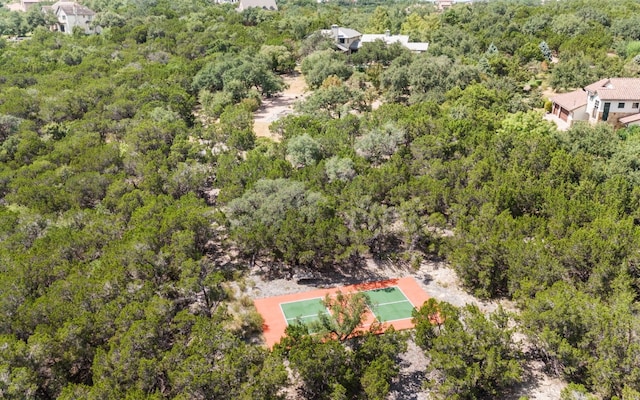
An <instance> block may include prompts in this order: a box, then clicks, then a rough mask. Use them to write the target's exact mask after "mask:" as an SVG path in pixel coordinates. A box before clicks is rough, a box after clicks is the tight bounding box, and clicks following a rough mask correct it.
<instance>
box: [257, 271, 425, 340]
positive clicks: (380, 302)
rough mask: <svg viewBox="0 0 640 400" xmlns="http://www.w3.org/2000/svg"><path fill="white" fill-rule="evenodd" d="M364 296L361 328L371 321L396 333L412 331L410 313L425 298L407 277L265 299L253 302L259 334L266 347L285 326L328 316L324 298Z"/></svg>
mask: <svg viewBox="0 0 640 400" xmlns="http://www.w3.org/2000/svg"><path fill="white" fill-rule="evenodd" d="M337 291H340V292H342V293H344V294H353V293H357V292H362V293H364V294H365V295H366V296H367V297H368V299H369V312H367V313H366V315H365V320H364V323H363V325H362V329H363V330H366V329H367V328H368V327H370V326H371V325H372V324H373V323H374V322H375V321H377V322H380V323H382V324H383V326H384V327H383V330H384V329H386V328H388V327H389V326H393V327H394V328H395V329H396V330H400V329H410V328H413V323H412V322H411V314H412V312H413V309H414V307H420V306H422V304H423V303H424V302H425V301H427V300H428V299H429V297H428V296H427V294H426V293H425V292H424V290H422V288H421V287H420V285H418V283H417V282H416V281H415V279H413V278H411V277H407V278H400V279H390V280H387V281H381V282H369V283H364V284H358V285H350V286H343V287H336V288H331V289H316V290H312V291H309V292H305V293H294V294H290V295H284V296H277V297H269V298H264V299H257V300H255V305H256V309H257V310H258V312H259V313H260V314H261V315H262V317H263V318H264V321H265V323H264V325H263V334H264V337H265V341H266V343H267V345H268V346H269V347H272V346H273V345H274V344H276V343H277V342H279V341H280V339H281V338H282V337H283V336H284V334H285V333H284V332H285V329H286V327H287V326H288V325H291V324H294V323H296V322H302V323H304V324H308V323H311V322H313V321H317V320H318V319H319V314H329V312H330V311H329V310H328V309H327V307H326V306H325V304H324V299H325V296H327V295H329V296H334V295H335V294H336V292H337Z"/></svg>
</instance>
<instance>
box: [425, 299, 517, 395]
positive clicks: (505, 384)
mask: <svg viewBox="0 0 640 400" xmlns="http://www.w3.org/2000/svg"><path fill="white" fill-rule="evenodd" d="M414 320H415V322H416V326H417V328H416V341H417V342H418V343H419V344H420V345H421V346H423V347H424V348H425V350H426V353H427V355H428V356H429V357H430V359H431V361H430V363H429V367H428V368H429V370H430V371H432V373H434V374H435V375H432V376H438V378H434V379H433V380H429V381H427V385H428V386H429V387H430V388H431V389H432V391H433V393H434V394H435V395H436V396H437V397H438V398H443V399H444V398H446V399H474V398H481V397H485V396H491V397H496V396H499V395H500V393H501V392H502V391H504V390H505V389H508V388H509V387H510V386H512V385H514V384H516V383H518V382H520V381H521V379H522V366H521V362H520V361H519V360H518V354H517V351H516V350H515V346H514V343H513V340H512V332H511V330H510V329H508V320H509V316H508V315H507V314H506V313H505V312H504V311H503V310H502V309H498V310H497V311H496V312H495V313H493V314H491V315H490V316H489V317H488V318H487V317H485V316H484V315H483V314H482V312H481V311H480V310H479V309H478V308H477V307H476V306H471V305H468V306H466V307H464V308H462V309H459V310H458V309H455V308H454V307H453V306H451V305H450V304H447V303H436V302H435V301H431V302H429V303H427V304H426V305H424V306H423V307H422V308H421V309H420V310H418V311H417V312H416V313H415V314H414Z"/></svg>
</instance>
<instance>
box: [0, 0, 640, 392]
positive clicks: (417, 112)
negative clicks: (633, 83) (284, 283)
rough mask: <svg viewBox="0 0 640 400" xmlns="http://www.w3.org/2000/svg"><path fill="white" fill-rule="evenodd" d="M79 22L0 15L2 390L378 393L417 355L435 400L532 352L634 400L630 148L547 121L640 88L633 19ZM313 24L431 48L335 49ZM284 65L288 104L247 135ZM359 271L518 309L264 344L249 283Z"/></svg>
mask: <svg viewBox="0 0 640 400" xmlns="http://www.w3.org/2000/svg"><path fill="white" fill-rule="evenodd" d="M2 1H5V2H6V0H0V5H1V4H2ZM83 4H84V5H87V6H88V7H90V8H91V9H93V10H95V11H96V13H97V14H96V18H95V23H96V24H98V25H100V26H101V27H102V32H101V34H99V35H84V34H82V33H80V32H74V33H73V34H64V33H60V32H51V31H50V30H49V29H48V24H50V22H51V21H49V20H48V19H47V18H46V16H45V15H43V14H42V13H40V12H39V10H38V9H37V7H36V8H32V9H31V10H29V11H28V12H26V13H19V12H15V11H9V10H8V9H5V8H0V315H1V316H2V318H1V319H0V398H7V399H149V400H152V399H153V400H156V399H158V400H159V399H234V400H236V399H293V398H304V399H313V400H315V399H331V400H337V399H385V398H387V395H388V394H389V392H390V385H391V384H392V383H393V382H394V379H397V375H398V370H399V355H400V354H401V353H403V352H404V351H406V349H407V346H408V343H410V342H414V343H415V344H417V345H418V346H419V347H420V349H421V351H423V352H424V354H425V356H426V357H427V358H428V360H429V363H428V365H427V367H426V369H425V371H424V373H423V376H424V382H423V383H422V384H423V387H424V389H425V390H426V391H427V392H428V393H429V396H430V398H434V399H490V398H509V397H507V396H508V394H509V393H512V391H513V390H514V388H516V387H517V386H518V385H519V384H521V383H522V382H523V381H524V380H525V379H526V373H527V371H526V368H525V363H526V361H527V360H529V359H531V358H534V359H535V360H537V361H540V362H542V363H543V365H544V368H545V371H546V373H548V374H550V375H551V376H554V377H558V378H560V379H562V380H563V381H564V382H566V383H567V385H566V387H565V389H563V390H562V392H561V393H557V395H558V398H562V399H577V398H581V399H619V400H629V399H639V398H640V368H639V366H640V314H639V312H640V302H639V300H640V159H639V158H638V157H639V154H640V129H638V128H637V127H635V128H626V129H617V130H614V129H613V128H612V127H611V126H610V125H608V124H606V123H602V124H598V125H589V124H586V123H577V124H574V125H573V126H572V127H571V128H570V129H569V130H567V131H560V130H558V129H557V128H556V126H555V125H554V124H553V123H550V122H548V121H545V120H544V119H543V115H544V113H545V109H546V110H547V111H548V110H549V107H550V103H549V101H548V98H549V97H548V96H549V95H548V93H550V92H558V93H561V92H564V91H568V90H572V89H575V88H580V87H583V86H584V85H586V84H589V83H592V82H595V81H597V80H599V79H601V78H605V77H640V2H638V1H637V0H599V1H596V0H563V1H547V2H544V4H540V2H539V1H533V0H530V1H528V0H510V1H507V0H495V1H494V0H489V1H481V2H473V4H456V5H454V6H453V7H452V8H450V9H448V10H446V11H444V12H437V11H436V9H435V7H434V6H433V5H432V4H431V3H427V2H416V1H405V0H397V1H388V2H381V1H379V0H360V1H358V2H351V1H345V0H337V1H329V2H325V3H317V2H316V1H313V0H282V1H278V7H279V10H278V11H264V10H261V9H257V8H250V9H247V10H244V11H242V12H238V11H236V9H235V7H236V5H234V4H214V3H212V2H210V1H205V0H193V1H184V0H174V1H168V0H86V1H84V2H83ZM332 24H338V25H340V26H344V27H349V28H352V29H356V30H358V31H360V32H362V33H382V32H384V31H385V30H387V29H388V30H390V31H391V32H393V33H395V34H400V33H401V34H405V35H409V37H410V39H411V40H412V41H424V42H429V49H428V51H427V52H425V53H421V54H417V53H411V52H409V51H408V50H406V49H405V48H403V47H402V46H400V45H390V46H387V45H385V44H384V43H382V42H374V43H367V44H365V45H363V47H362V48H361V49H360V50H359V51H358V52H356V53H353V54H349V55H347V54H344V53H342V52H340V51H337V49H336V48H335V47H334V46H333V43H332V42H331V40H329V39H327V38H326V37H323V36H322V35H319V34H318V31H319V30H320V29H327V28H329V27H330V26H331V25H332ZM16 37H20V38H22V37H24V40H15V38H16ZM294 71H297V73H300V74H302V76H303V77H304V79H305V82H306V84H307V87H308V89H309V95H308V96H306V97H305V98H304V100H301V101H300V102H298V104H297V105H296V112H295V113H292V114H290V115H287V116H285V117H283V118H281V119H279V120H278V121H275V122H273V124H272V125H271V130H272V131H273V132H276V133H277V134H278V135H279V137H280V139H281V140H279V141H274V140H270V139H266V138H262V137H257V136H256V134H255V132H254V131H253V113H254V112H255V111H256V110H257V109H258V107H259V106H260V104H261V102H262V101H264V100H265V99H267V98H271V97H272V96H277V95H278V93H279V92H281V91H282V90H283V89H284V88H285V82H284V80H283V76H285V75H286V74H291V73H294ZM365 258H373V259H385V260H392V262H393V263H395V264H397V265H400V266H403V267H404V268H408V269H411V268H416V267H417V266H419V265H420V264H421V263H422V262H423V261H424V260H429V259H441V260H445V261H446V262H447V263H448V264H449V265H451V267H452V268H453V269H454V270H455V272H456V274H457V276H458V279H459V280H460V281H461V282H462V284H463V285H464V287H465V288H466V290H468V292H469V293H471V294H473V295H474V296H476V297H477V298H479V299H483V300H487V301H488V300H491V301H500V300H508V301H510V302H511V303H512V304H515V306H516V308H517V310H515V311H506V310H504V309H502V308H499V309H498V310H497V311H496V312H493V313H489V314H487V313H484V312H482V311H481V310H480V309H479V308H478V307H476V306H474V305H468V306H466V307H456V306H453V305H451V304H448V303H446V302H443V301H437V300H433V299H432V300H430V301H429V302H427V303H425V304H424V305H423V306H422V307H421V308H420V309H418V310H416V311H415V313H414V321H415V329H414V330H412V331H403V332H400V331H398V332H396V331H393V330H390V331H388V332H387V333H385V334H384V335H375V334H371V333H366V334H362V335H355V337H354V336H350V335H349V334H348V333H350V332H352V328H353V325H354V324H355V325H357V323H358V322H359V319H358V317H359V315H357V313H358V309H360V308H358V307H351V308H349V307H346V308H347V310H346V311H345V312H346V313H347V314H348V313H349V312H355V313H356V315H348V316H349V317H353V318H344V319H341V320H337V321H327V324H338V325H340V326H339V327H338V328H339V329H342V330H344V331H345V332H346V334H345V335H343V336H342V337H340V339H342V340H327V336H326V335H323V334H322V332H321V333H320V334H318V332H317V331H314V332H311V331H310V329H309V328H308V327H306V326H304V325H299V326H298V325H292V326H291V327H290V329H288V335H287V337H286V338H284V339H283V340H282V342H281V343H280V344H279V345H277V346H276V347H275V348H274V349H268V348H267V347H265V346H264V345H263V344H262V343H261V340H260V333H261V329H262V324H263V321H262V319H261V317H260V315H259V314H257V312H256V311H255V309H254V308H253V303H252V299H251V297H250V296H248V295H247V294H246V291H245V289H246V286H247V285H248V283H247V279H246V277H247V274H248V271H249V270H250V269H251V268H252V267H253V266H254V265H255V264H256V263H258V262H259V263H261V265H267V266H269V267H268V268H269V269H270V270H269V271H267V274H268V275H271V276H290V274H291V271H293V270H296V271H307V272H309V273H313V274H319V275H322V274H328V273H331V272H332V271H336V270H345V269H347V270H348V269H350V268H351V269H353V268H359V267H360V266H361V265H362V262H363V260H364V259H365ZM344 300H345V302H347V303H352V304H351V305H356V306H357V305H358V302H359V301H361V300H360V299H358V298H357V297H354V298H346V299H344ZM347 306H349V304H347ZM350 310H352V311H350ZM349 324H352V325H349ZM332 329H334V331H335V329H337V328H336V327H335V326H334V327H333V328H332ZM516 338H524V342H525V343H527V349H526V351H525V349H524V348H523V346H522V343H523V341H522V339H518V340H516ZM525 398H526V397H521V399H523V400H524V399H525Z"/></svg>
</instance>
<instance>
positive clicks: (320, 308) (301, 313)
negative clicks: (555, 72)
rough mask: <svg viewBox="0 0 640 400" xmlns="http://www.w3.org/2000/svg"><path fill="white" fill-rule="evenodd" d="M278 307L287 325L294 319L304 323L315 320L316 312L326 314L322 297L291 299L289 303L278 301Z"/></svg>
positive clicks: (316, 317)
mask: <svg viewBox="0 0 640 400" xmlns="http://www.w3.org/2000/svg"><path fill="white" fill-rule="evenodd" d="M280 308H281V309H282V313H283V314H284V318H285V319H286V320H287V325H291V324H292V323H295V322H296V321H300V322H302V323H304V324H306V323H309V322H312V321H317V320H318V319H319V318H318V313H321V314H327V313H328V311H327V308H326V307H325V306H324V303H323V302H322V298H316V299H309V300H300V301H292V302H290V303H280Z"/></svg>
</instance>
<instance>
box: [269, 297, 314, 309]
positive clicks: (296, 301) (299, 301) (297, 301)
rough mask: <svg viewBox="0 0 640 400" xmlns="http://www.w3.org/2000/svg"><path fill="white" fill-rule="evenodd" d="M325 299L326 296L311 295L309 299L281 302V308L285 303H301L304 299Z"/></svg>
mask: <svg viewBox="0 0 640 400" xmlns="http://www.w3.org/2000/svg"><path fill="white" fill-rule="evenodd" d="M317 299H320V300H324V297H311V298H309V299H302V300H293V301H283V302H282V303H280V308H282V305H283V304H291V303H301V302H303V301H309V300H317Z"/></svg>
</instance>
